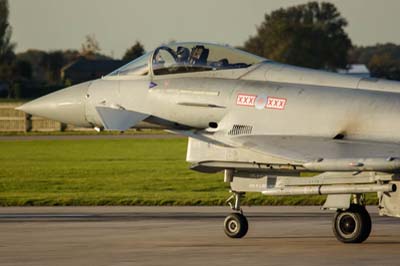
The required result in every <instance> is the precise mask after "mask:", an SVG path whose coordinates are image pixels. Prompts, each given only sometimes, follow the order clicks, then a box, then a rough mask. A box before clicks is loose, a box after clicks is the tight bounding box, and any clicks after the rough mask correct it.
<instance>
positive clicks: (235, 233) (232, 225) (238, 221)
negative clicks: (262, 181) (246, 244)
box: [224, 191, 249, 238]
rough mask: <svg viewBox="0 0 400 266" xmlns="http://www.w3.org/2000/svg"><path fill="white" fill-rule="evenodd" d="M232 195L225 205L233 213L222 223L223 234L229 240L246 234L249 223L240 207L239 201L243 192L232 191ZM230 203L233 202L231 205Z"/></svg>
mask: <svg viewBox="0 0 400 266" xmlns="http://www.w3.org/2000/svg"><path fill="white" fill-rule="evenodd" d="M232 193H233V194H232V195H231V196H230V197H229V198H228V199H227V203H228V204H229V206H230V207H231V209H232V210H233V211H235V212H234V213H231V214H229V215H228V216H227V217H226V218H225V221H224V232H225V234H226V235H227V236H228V237H230V238H242V237H244V236H245V235H246V234H247V231H248V229H249V223H248V222H247V219H246V216H244V215H243V211H242V208H241V207H240V199H241V198H242V197H243V195H244V193H243V192H236V191H232ZM232 201H234V202H233V203H232Z"/></svg>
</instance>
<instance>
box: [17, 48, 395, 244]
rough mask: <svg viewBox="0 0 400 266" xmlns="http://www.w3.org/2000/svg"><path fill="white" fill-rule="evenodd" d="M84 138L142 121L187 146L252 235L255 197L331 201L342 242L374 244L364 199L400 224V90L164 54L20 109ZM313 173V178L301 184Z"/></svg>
mask: <svg viewBox="0 0 400 266" xmlns="http://www.w3.org/2000/svg"><path fill="white" fill-rule="evenodd" d="M19 109H20V110H23V111H25V112H27V113H30V114H34V115H38V116H42V117H47V118H50V119H54V120H58V121H62V122H64V123H70V124H74V125H78V126H85V127H93V128H97V129H105V130H118V131H124V130H126V129H129V128H131V127H134V126H135V125H137V124H138V123H140V122H141V121H145V122H149V123H153V124H157V125H159V126H162V127H163V128H165V129H167V130H169V131H172V132H175V133H177V134H182V135H185V136H188V137H189V142H188V149H187V161H188V162H190V163H192V169H193V170H195V171H200V172H207V173H214V172H223V173H224V181H225V182H227V183H229V184H230V187H231V193H232V196H231V197H230V198H229V199H228V200H227V202H228V203H229V204H230V206H231V208H232V209H233V211H234V212H233V213H231V214H230V215H228V216H227V217H226V219H225V223H224V229H225V233H226V235H228V236H229V237H231V238H241V237H243V236H245V235H246V233H247V230H248V222H247V219H246V217H245V216H244V215H243V212H242V209H241V207H240V200H241V198H242V196H243V194H244V193H245V192H261V193H262V194H264V195H276V196H278V195H279V196H282V195H327V199H326V202H325V203H324V205H323V209H331V210H332V209H333V210H336V214H335V216H334V219H333V232H334V234H335V236H336V238H337V239H338V240H339V241H342V242H345V243H360V242H363V241H364V240H366V239H367V238H368V236H369V234H370V232H371V218H370V215H369V214H368V212H367V210H366V208H365V201H364V195H365V193H372V192H373V193H377V195H378V198H379V212H380V214H381V215H388V216H398V217H400V204H399V203H400V194H399V192H396V188H397V185H398V184H399V181H398V180H399V178H398V177H399V175H398V173H399V172H400V133H399V132H400V83H398V82H393V81H387V80H382V79H372V78H360V77H354V76H346V75H341V74H336V73H331V72H325V71H317V70H311V69H306V68H300V67H295V66H290V65H285V64H280V63H277V62H274V61H271V60H268V59H265V58H261V57H258V56H255V55H252V54H249V53H246V52H243V51H240V50H237V49H233V48H231V47H228V46H223V45H215V44H208V43H175V44H171V45H165V46H161V47H158V48H157V49H155V50H154V51H151V52H149V53H147V54H145V55H143V56H142V57H140V58H138V59H136V60H134V61H132V62H131V63H129V64H127V65H125V66H123V67H121V68H119V69H117V70H115V71H114V72H112V73H110V74H109V75H107V76H105V77H102V78H101V79H97V80H93V81H90V82H85V83H82V84H79V85H75V86H72V87H69V88H66V89H63V90H60V91H57V92H54V93H51V94H49V95H46V96H44V97H41V98H39V99H36V100H34V101H31V102H28V103H26V104H24V105H23V106H21V107H19ZM305 172H308V173H309V172H313V173H315V176H312V177H301V176H302V173H305Z"/></svg>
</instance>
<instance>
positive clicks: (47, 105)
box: [16, 82, 91, 126]
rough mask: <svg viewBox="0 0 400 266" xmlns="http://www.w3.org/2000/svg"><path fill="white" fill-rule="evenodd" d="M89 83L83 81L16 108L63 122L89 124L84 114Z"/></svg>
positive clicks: (80, 124)
mask: <svg viewBox="0 0 400 266" xmlns="http://www.w3.org/2000/svg"><path fill="white" fill-rule="evenodd" d="M90 83H91V82H85V83H82V84H78V85H75V86H72V87H69V88H66V89H63V90H59V91H56V92H53V93H50V94H48V95H45V96H43V97H40V98H38V99H36V100H33V101H30V102H28V103H26V104H24V105H22V106H20V107H17V108H16V109H17V110H20V111H24V112H26V113H29V114H32V115H36V116H41V117H45V118H49V119H52V120H57V121H60V122H63V123H68V124H73V125H77V126H89V125H90V124H89V123H88V122H87V120H86V115H85V101H86V98H85V97H86V94H87V90H88V88H89V86H90Z"/></svg>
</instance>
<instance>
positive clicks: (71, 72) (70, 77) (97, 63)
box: [61, 57, 127, 84]
mask: <svg viewBox="0 0 400 266" xmlns="http://www.w3.org/2000/svg"><path fill="white" fill-rule="evenodd" d="M126 63H127V61H124V60H89V59H86V58H84V57H80V58H79V59H78V60H76V61H74V62H72V63H70V64H68V65H66V66H64V67H63V68H62V69H61V78H62V80H63V81H64V82H66V83H70V84H77V83H80V82H84V81H88V80H92V79H97V78H100V77H102V76H105V75H107V74H109V73H111V72H112V71H113V70H115V69H117V68H119V67H121V66H122V65H124V64H126Z"/></svg>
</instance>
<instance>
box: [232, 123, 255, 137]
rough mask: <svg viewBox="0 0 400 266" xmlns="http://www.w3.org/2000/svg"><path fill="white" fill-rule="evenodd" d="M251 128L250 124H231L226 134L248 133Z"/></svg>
mask: <svg viewBox="0 0 400 266" xmlns="http://www.w3.org/2000/svg"><path fill="white" fill-rule="evenodd" d="M252 130H253V127H252V126H248V125H233V127H232V129H231V130H229V131H228V135H248V134H251V131H252Z"/></svg>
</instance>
